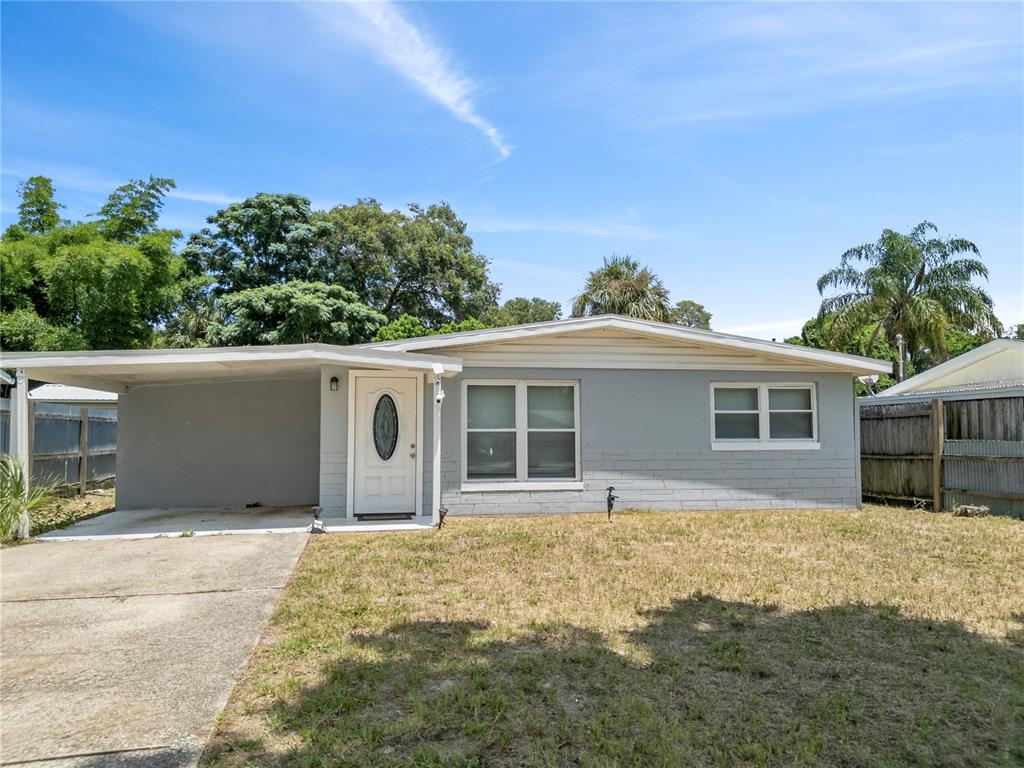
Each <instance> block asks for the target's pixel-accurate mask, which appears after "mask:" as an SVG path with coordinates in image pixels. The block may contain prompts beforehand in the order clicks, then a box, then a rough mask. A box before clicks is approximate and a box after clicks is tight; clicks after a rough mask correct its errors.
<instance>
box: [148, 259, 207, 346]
mask: <svg viewBox="0 0 1024 768" xmlns="http://www.w3.org/2000/svg"><path fill="white" fill-rule="evenodd" d="M212 282H213V280H212V279H211V278H210V277H208V276H206V275H198V276H190V277H186V278H185V279H184V280H182V281H181V282H180V283H179V290H180V293H181V299H180V300H179V302H178V305H177V306H176V307H175V309H174V312H173V313H172V314H171V316H170V317H169V318H168V319H167V321H166V323H165V324H164V328H163V331H162V332H161V333H160V334H159V335H158V336H157V338H156V340H155V341H156V343H157V344H158V346H162V347H171V348H189V347H206V346H209V345H211V344H216V343H217V312H216V308H215V306H214V300H213V297H212V296H210V285H211V284H212Z"/></svg>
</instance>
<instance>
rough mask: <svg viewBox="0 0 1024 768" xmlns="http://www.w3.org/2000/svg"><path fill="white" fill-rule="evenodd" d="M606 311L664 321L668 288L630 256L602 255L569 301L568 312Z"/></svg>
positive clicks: (587, 313) (666, 316)
mask: <svg viewBox="0 0 1024 768" xmlns="http://www.w3.org/2000/svg"><path fill="white" fill-rule="evenodd" d="M606 314H614V315H625V316H626V317H635V318H639V319H641V320H659V321H662V322H664V321H667V320H668V319H669V314H670V309H669V304H668V290H667V289H666V288H665V285H664V283H662V282H661V279H660V278H659V277H657V276H656V275H655V274H653V273H652V272H651V271H650V270H649V269H648V268H647V267H643V266H641V265H640V262H638V261H637V260H636V259H634V258H632V257H631V256H612V257H611V258H606V259H605V260H604V264H603V265H602V266H601V267H600V268H598V269H595V270H594V271H593V272H591V273H590V274H589V275H588V276H587V282H586V284H585V285H584V287H583V292H582V293H580V295H579V296H577V297H576V299H575V301H574V302H573V307H572V315H573V317H583V316H586V315H606Z"/></svg>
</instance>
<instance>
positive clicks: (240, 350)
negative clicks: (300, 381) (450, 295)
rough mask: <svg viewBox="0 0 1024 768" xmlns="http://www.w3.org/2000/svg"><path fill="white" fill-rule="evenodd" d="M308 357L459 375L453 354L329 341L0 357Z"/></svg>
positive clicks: (56, 363)
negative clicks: (443, 354) (330, 342)
mask: <svg viewBox="0 0 1024 768" xmlns="http://www.w3.org/2000/svg"><path fill="white" fill-rule="evenodd" d="M275 360H308V361H310V362H321V363H340V364H349V363H356V364H360V363H365V364H371V365H384V366H390V367H395V368H406V369H411V370H422V371H433V369H434V365H435V364H439V365H441V366H442V368H443V369H444V371H445V373H458V372H460V371H461V370H462V361H461V360H459V359H458V358H455V357H440V356H435V355H419V354H409V353H407V352H404V351H401V350H375V349H367V348H361V347H342V346H337V345H332V344H287V345H281V346H259V347H202V348H197V349H132V350H98V351H89V352H9V353H3V354H2V355H0V364H2V365H4V366H6V367H8V368H33V369H41V368H75V367H89V368H101V367H103V366H104V365H129V366H134V365H139V366H147V365H165V364H171V365H188V364H200V365H201V364H203V363H230V362H269V363H272V362H274V361H275Z"/></svg>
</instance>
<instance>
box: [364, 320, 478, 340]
mask: <svg viewBox="0 0 1024 768" xmlns="http://www.w3.org/2000/svg"><path fill="white" fill-rule="evenodd" d="M490 327H492V326H489V325H487V324H486V323H482V322H480V321H479V320H477V319H475V318H472V317H471V318H468V319H467V320H459V321H453V322H451V323H445V324H443V325H441V326H438V327H437V328H428V327H427V326H425V325H424V324H423V323H422V322H421V321H420V319H419V318H417V317H413V316H412V315H399V316H398V318H397V319H395V320H392V321H391V322H390V323H388V324H387V325H385V326H384V327H383V328H381V329H380V330H378V331H377V333H376V335H375V336H374V337H373V340H374V341H398V340H401V339H417V338H419V337H421V336H437V335H439V334H442V333H461V332H463V331H482V330H484V329H485V328H490Z"/></svg>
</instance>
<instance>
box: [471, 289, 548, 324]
mask: <svg viewBox="0 0 1024 768" xmlns="http://www.w3.org/2000/svg"><path fill="white" fill-rule="evenodd" d="M561 316H562V304H561V302H558V301H547V300H546V299H540V298H536V297H534V298H532V299H527V298H525V297H523V296H517V297H515V298H513V299H509V300H508V301H506V302H505V303H504V304H502V305H501V306H500V307H495V308H494V309H492V310H490V311H489V312H488V313H487V314H486V315H484V322H486V323H487V325H489V326H492V327H498V326H505V325H525V324H526V323H544V322H549V321H551V320H558V319H559V318H560V317H561Z"/></svg>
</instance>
